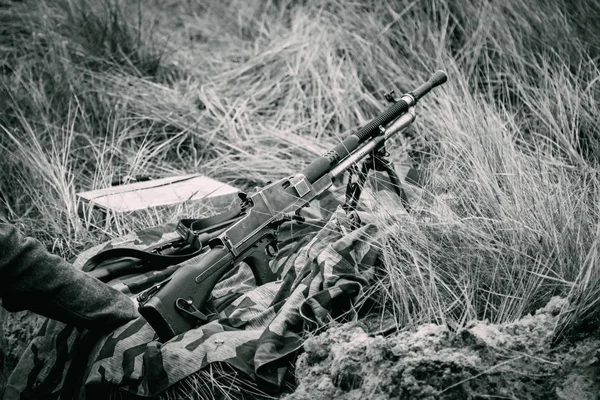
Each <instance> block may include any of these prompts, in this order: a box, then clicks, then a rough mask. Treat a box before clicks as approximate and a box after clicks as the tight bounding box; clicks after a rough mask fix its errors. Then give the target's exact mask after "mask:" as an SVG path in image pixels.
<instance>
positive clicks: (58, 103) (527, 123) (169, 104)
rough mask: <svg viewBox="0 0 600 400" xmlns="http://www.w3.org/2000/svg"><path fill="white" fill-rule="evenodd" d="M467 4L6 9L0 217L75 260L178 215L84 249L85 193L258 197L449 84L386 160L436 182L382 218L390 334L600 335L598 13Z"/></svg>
mask: <svg viewBox="0 0 600 400" xmlns="http://www.w3.org/2000/svg"><path fill="white" fill-rule="evenodd" d="M456 4H458V3H456ZM460 4H461V5H460V6H458V5H455V2H450V1H442V0H423V1H408V0H407V1H398V2H392V1H369V2H367V1H362V2H359V1H356V2H342V1H340V0H319V1H315V2H298V1H291V0H288V1H285V0H277V1H276V0H271V1H268V0H263V1H258V0H254V1H242V0H229V1H209V2H200V1H195V0H188V1H171V2H158V1H155V2H136V1H133V0H103V1H102V2H92V1H88V0H69V1H67V0H62V1H53V2H46V1H38V2H28V1H25V2H11V1H8V2H7V1H3V2H0V52H1V53H2V55H3V57H0V71H1V72H2V74H1V75H0V109H1V110H2V113H1V114H0V126H1V127H2V132H3V135H2V136H1V137H0V148H1V149H2V151H3V154H4V155H3V157H2V158H1V159H0V163H1V165H2V171H3V172H4V174H2V176H0V191H1V193H2V198H1V199H0V200H1V201H0V210H1V211H2V214H4V215H5V217H4V218H5V219H7V220H9V221H11V222H14V223H17V224H19V225H20V226H21V227H22V228H24V229H25V230H26V231H27V232H28V233H30V234H32V235H34V236H37V237H39V238H40V239H43V240H45V241H46V242H47V243H48V244H49V245H51V247H52V248H53V249H54V250H55V251H58V252H60V253H61V254H62V255H64V256H71V255H73V254H74V253H76V252H77V251H78V250H80V249H81V248H83V247H85V246H88V245H89V244H91V243H96V242H98V241H100V240H104V239H105V238H106V237H107V236H114V235H118V234H120V233H122V232H125V231H127V230H129V229H132V228H133V227H139V226H144V225H152V224H156V223H159V222H162V221H166V220H169V219H174V218H177V215H174V214H173V210H165V211H163V212H149V213H148V214H147V215H143V216H141V217H140V218H139V219H136V220H135V221H131V220H121V221H120V222H119V223H118V224H117V225H116V226H113V227H109V228H107V229H101V230H99V231H96V233H90V231H89V230H88V229H87V228H88V227H86V226H83V225H82V223H81V221H80V220H79V219H78V217H77V215H76V203H75V201H76V200H75V193H76V192H77V191H79V190H83V189H85V190H90V189H95V188H100V187H106V186H108V185H109V184H110V181H111V179H113V178H114V177H116V176H122V175H140V174H141V175H154V176H166V175H171V174H177V173H183V172H186V173H189V172H202V173H205V174H207V175H209V176H213V177H215V178H217V179H221V180H224V181H228V182H233V183H235V184H238V185H242V186H248V187H252V186H253V185H261V184H264V183H265V182H266V181H269V180H272V179H276V178H280V177H282V176H283V175H284V174H288V173H291V172H293V171H296V170H298V169H301V168H302V167H303V166H305V165H306V164H307V163H308V161H309V160H310V159H311V158H312V157H314V156H315V155H316V154H319V153H321V152H322V150H323V149H326V148H327V147H329V146H330V145H331V144H332V143H335V141H336V140H338V139H340V138H342V137H344V135H346V134H347V133H348V132H349V131H351V130H353V129H355V128H356V127H357V126H359V125H360V124H361V123H363V122H364V121H366V120H368V119H370V118H372V117H373V116H375V115H376V114H377V113H378V112H379V111H381V110H382V109H383V108H384V107H385V105H384V102H383V93H384V92H386V91H388V90H389V89H391V88H395V89H396V92H397V93H400V92H406V91H408V90H410V89H412V88H413V87H415V86H416V85H417V84H418V83H420V82H421V81H422V80H423V79H424V78H426V77H427V76H428V75H429V74H430V73H431V72H432V71H434V70H437V69H445V70H446V71H447V72H448V75H449V82H448V83H447V84H446V85H444V87H443V88H442V89H437V90H436V91H434V92H433V93H431V94H430V95H429V96H427V97H426V98H425V99H424V100H423V101H422V104H421V105H420V106H419V108H418V118H417V122H416V123H415V126H414V129H411V131H410V135H411V136H412V139H407V140H405V141H404V143H403V146H402V147H400V146H398V145H395V146H390V149H391V150H392V151H394V150H396V151H397V149H400V148H402V149H404V148H406V146H407V145H410V146H411V148H412V150H413V152H412V153H411V154H412V155H413V157H415V159H416V160H419V162H421V163H422V167H423V168H425V169H427V171H428V175H429V176H431V177H432V178H431V180H430V181H429V182H428V183H427V185H426V186H425V187H424V188H423V190H421V191H418V192H416V191H415V193H413V195H412V196H413V198H412V200H413V203H414V208H415V212H414V213H413V214H411V215H410V216H407V215H405V214H403V213H400V212H398V213H396V212H393V211H390V210H389V209H388V210H387V211H380V212H379V214H377V215H378V220H379V225H380V227H381V229H382V230H383V231H385V232H387V233H388V234H387V236H386V238H387V239H386V240H385V242H384V244H383V247H382V248H383V250H384V259H385V271H384V273H383V274H382V279H381V284H380V286H379V287H378V288H377V289H381V290H380V292H382V293H385V294H386V295H385V296H384V298H383V300H382V301H384V302H385V303H386V306H387V307H389V308H390V309H391V310H392V311H393V312H394V314H395V315H396V320H397V323H398V325H399V326H405V325H406V324H418V323H423V322H427V321H435V322H439V323H448V324H450V325H453V326H454V325H458V326H460V325H463V324H464V323H465V322H467V321H469V320H472V319H489V320H491V321H493V322H504V321H511V320H514V319H515V318H518V317H519V316H521V315H523V314H524V313H528V312H531V311H533V310H534V309H536V308H538V307H539V306H541V305H542V304H544V303H545V302H546V301H547V300H548V299H549V298H550V297H551V296H553V295H563V296H570V298H572V300H573V307H572V309H571V310H569V311H568V312H567V313H566V314H565V315H564V318H563V319H562V323H561V326H559V327H557V333H566V332H572V331H573V330H574V329H577V328H578V327H580V326H581V324H582V323H585V324H586V326H596V325H595V324H596V321H597V317H598V311H597V310H598V307H597V299H598V295H597V293H598V291H599V290H600V279H599V277H598V276H597V275H598V273H597V264H596V263H597V258H598V256H597V243H598V240H599V235H598V232H599V230H598V229H599V225H598V216H599V211H600V210H599V209H598V204H599V200H600V197H599V190H600V182H599V179H598V163H597V160H598V159H599V157H600V146H599V145H598V143H600V141H598V139H599V136H600V135H599V134H598V131H597V125H598V117H597V115H600V113H599V111H600V110H599V109H598V108H599V106H598V104H599V103H598V100H599V99H600V78H599V77H600V73H599V70H598V67H597V65H598V64H597V61H598V56H599V55H600V51H599V47H598V43H600V40H597V39H600V27H598V26H597V21H598V18H600V4H599V3H598V2H586V6H585V7H584V6H583V5H581V6H573V4H572V2H567V1H559V0H536V1H535V7H533V6H532V5H531V2H525V1H523V0H508V1H503V2H491V1H489V2H488V1H475V0H468V1H465V2H460ZM530 7H531V8H530ZM393 158H394V159H395V160H396V161H398V162H400V161H401V160H403V159H405V154H398V153H395V154H394V155H393ZM398 208H399V204H398Z"/></svg>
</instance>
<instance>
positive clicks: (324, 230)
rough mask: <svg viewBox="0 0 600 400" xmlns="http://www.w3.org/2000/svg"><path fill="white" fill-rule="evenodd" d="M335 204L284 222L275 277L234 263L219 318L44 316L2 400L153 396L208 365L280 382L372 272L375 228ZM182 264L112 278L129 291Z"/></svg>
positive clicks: (138, 242) (219, 291)
mask: <svg viewBox="0 0 600 400" xmlns="http://www.w3.org/2000/svg"><path fill="white" fill-rule="evenodd" d="M396 204H398V203H396ZM338 205H339V202H338V200H337V199H336V198H335V197H334V196H325V197H324V198H323V199H322V200H320V201H318V202H317V201H316V202H313V204H312V205H311V207H309V208H307V209H306V210H304V212H305V215H306V216H308V217H309V221H311V222H310V223H305V224H302V225H296V224H295V223H293V224H288V225H284V227H282V228H283V232H282V234H281V238H282V246H281V251H280V253H279V255H278V257H277V258H276V259H274V260H273V261H272V264H271V268H272V269H273V270H274V271H275V272H276V274H277V276H278V277H279V279H278V280H277V281H275V282H271V283H267V284H265V285H262V286H259V287H257V286H256V285H255V283H254V278H253V276H252V273H251V272H250V269H249V268H248V266H247V265H245V264H244V263H240V264H239V265H237V266H236V267H235V268H234V269H233V270H232V271H231V273H228V274H227V275H226V276H225V277H224V278H223V280H222V281H221V282H220V283H219V284H218V285H217V287H216V288H215V290H214V291H213V294H212V299H211V301H210V305H211V306H212V307H214V308H215V309H216V310H218V311H219V313H218V318H216V319H214V320H212V321H210V322H209V323H206V324H204V325H203V326H200V327H198V328H196V329H192V330H190V331H188V332H185V333H183V334H181V335H178V336H176V337H174V338H173V339H171V340H169V341H168V342H166V343H161V342H159V341H158V340H157V336H156V335H155V333H154V331H153V330H152V328H151V327H150V325H149V324H148V323H147V322H146V321H145V320H144V319H143V318H141V317H140V318H138V319H136V320H133V321H131V322H129V323H128V324H126V325H124V326H122V327H120V328H119V329H117V330H115V331H114V332H112V333H111V334H109V335H106V336H102V337H95V336H94V335H93V333H91V332H88V331H83V332H82V331H79V330H77V329H75V328H73V327H72V326H66V325H64V324H61V323H58V322H55V321H51V320H48V321H46V323H45V324H44V325H43V327H42V328H41V330H40V332H39V334H38V335H37V337H36V338H35V339H34V340H33V342H32V343H31V344H30V346H29V347H28V348H27V350H26V352H25V354H24V355H23V357H22V359H21V360H20V362H19V364H18V366H17V368H16V370H15V371H14V372H13V374H12V376H11V377H10V379H9V384H8V387H7V390H6V393H5V399H6V400H14V399H30V398H35V399H42V398H43V399H68V398H79V399H90V398H98V396H99V395H98V393H102V391H103V390H104V391H105V390H107V388H113V389H114V388H118V390H121V391H126V392H128V393H131V394H135V395H138V396H144V397H151V396H156V395H158V394H160V393H162V392H164V391H165V390H167V389H168V388H170V387H171V386H172V385H174V384H175V383H177V382H179V381H181V380H182V379H184V378H186V377H189V376H190V375H192V374H194V373H197V372H198V371H201V370H202V369H204V368H206V367H207V366H209V365H211V364H213V363H225V364H227V365H228V366H231V367H232V368H233V369H235V370H237V371H239V372H240V373H242V374H244V375H245V376H247V377H249V379H251V380H253V381H255V382H256V383H257V385H259V386H260V387H264V388H267V389H269V390H278V389H279V388H280V387H281V385H282V383H283V379H284V376H285V374H286V371H287V368H288V366H289V362H290V357H293V356H294V355H295V354H296V352H297V351H298V350H299V349H300V348H301V346H302V343H303V340H302V338H303V332H304V331H305V329H306V328H307V327H308V328H312V329H314V328H317V327H320V326H323V325H324V324H325V323H327V322H329V321H331V320H332V319H334V318H336V317H338V316H340V315H342V314H345V313H346V314H347V313H349V312H352V310H353V304H354V303H355V302H356V300H358V299H360V298H361V296H362V294H363V290H364V289H365V287H366V286H367V285H369V283H370V282H371V281H372V278H373V272H374V268H375V266H376V264H377V262H378V254H379V252H378V250H377V229H376V227H375V225H373V224H371V223H363V224H361V225H360V226H358V227H356V224H355V223H354V222H353V220H351V218H350V217H349V216H348V215H346V213H345V212H344V211H343V210H342V209H341V207H338ZM367 217H368V215H366V214H363V215H362V218H361V219H362V220H363V221H364V220H366V218H367ZM173 229H174V225H172V224H171V225H164V226H160V227H155V228H152V229H148V230H145V231H142V232H138V233H136V234H132V235H128V236H125V237H122V238H118V239H115V240H112V241H111V242H109V243H107V244H104V245H101V246H97V247H95V248H93V249H90V250H88V251H86V252H85V253H82V254H81V255H80V257H79V258H78V260H77V261H76V262H75V265H76V266H79V267H81V265H83V263H84V262H85V260H87V259H88V258H89V257H91V256H92V255H94V254H96V253H97V252H98V251H99V250H101V249H102V248H107V247H111V246H121V247H122V246H130V247H137V248H145V247H148V246H150V245H153V244H155V243H157V242H160V241H163V240H165V239H169V238H171V237H173V235H174V232H173ZM198 257H201V256H198ZM196 261H197V258H194V259H191V260H188V261H186V262H185V263H183V264H182V265H187V264H192V263H194V262H196ZM179 267H180V266H173V267H169V268H167V269H166V270H163V271H158V272H150V273H147V274H142V275H136V276H125V277H121V278H119V279H116V280H114V281H112V282H109V284H110V285H112V286H113V287H115V288H119V289H120V290H122V291H123V292H125V293H128V294H131V295H132V296H134V295H135V294H136V293H139V292H141V291H142V290H144V289H145V288H147V287H149V286H151V285H152V284H154V283H155V282H157V281H160V280H162V279H164V278H165V277H167V276H168V275H169V274H170V273H172V272H173V271H174V270H175V269H176V268H179Z"/></svg>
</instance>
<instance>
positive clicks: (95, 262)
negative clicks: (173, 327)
mask: <svg viewBox="0 0 600 400" xmlns="http://www.w3.org/2000/svg"><path fill="white" fill-rule="evenodd" d="M242 215H243V210H242V208H241V206H237V207H232V208H231V209H230V210H228V211H226V212H224V213H221V214H218V215H215V216H212V217H207V218H199V219H182V220H180V221H179V223H178V224H177V228H176V229H175V231H176V232H177V233H178V234H179V236H180V237H179V238H176V239H174V240H170V241H166V242H162V243H158V244H156V245H154V246H151V247H149V248H148V249H146V250H140V249H132V248H128V247H115V248H110V249H106V250H103V251H100V252H99V253H97V254H96V255H94V256H93V257H91V258H90V259H89V260H87V261H86V263H85V264H84V265H83V267H82V270H83V271H85V272H88V273H89V274H90V275H92V276H94V277H96V278H98V279H100V280H101V281H103V282H108V281H109V280H111V279H114V278H117V277H119V276H123V275H126V274H133V273H142V272H146V271H152V270H160V269H163V268H166V267H168V266H170V265H175V264H179V263H181V262H183V261H186V260H189V259H190V258H193V257H196V256H198V255H200V254H202V253H203V252H204V251H205V250H206V249H207V246H208V242H209V241H210V240H211V239H213V238H215V237H217V236H218V235H220V234H221V233H222V232H223V231H224V230H225V229H227V228H228V227H229V226H230V225H231V224H233V223H234V222H236V221H237V220H238V219H239V218H240V217H241V216H242Z"/></svg>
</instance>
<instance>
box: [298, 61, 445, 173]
mask: <svg viewBox="0 0 600 400" xmlns="http://www.w3.org/2000/svg"><path fill="white" fill-rule="evenodd" d="M447 79H448V77H447V75H446V73H445V72H443V71H438V72H436V73H435V74H433V75H432V76H431V77H430V78H429V80H428V81H427V82H425V83H424V84H422V85H421V86H419V87H418V88H417V89H415V90H413V91H412V92H410V93H408V94H406V95H404V96H402V98H401V99H400V100H398V101H397V102H396V103H394V104H393V105H392V106H391V107H389V108H388V109H387V110H385V111H384V112H383V113H381V114H380V115H378V116H377V117H375V118H373V119H372V120H371V121H370V122H369V123H367V124H366V125H365V126H363V127H362V128H360V130H359V131H358V132H356V133H354V134H352V135H350V136H349V137H347V138H346V139H344V141H343V142H341V143H339V144H338V145H337V146H335V147H334V148H333V149H331V150H329V151H328V152H327V153H325V154H323V155H322V156H320V157H318V158H317V159H316V160H314V161H313V162H312V163H311V164H310V165H308V166H307V167H306V168H304V169H303V170H302V171H301V172H300V173H301V174H302V175H304V176H306V179H307V180H308V181H309V182H310V183H314V182H315V181H316V180H317V179H319V178H320V177H322V176H323V175H324V174H326V173H327V172H329V171H330V170H331V168H333V167H334V166H335V165H337V164H338V163H339V162H340V160H343V159H344V158H346V157H347V156H348V155H349V154H351V153H352V152H353V151H354V150H356V149H357V148H358V147H359V146H360V144H361V143H362V142H364V141H365V140H367V139H368V138H370V137H371V136H373V134H375V133H377V132H378V131H379V127H380V126H386V125H387V124H389V123H390V122H392V121H394V120H395V119H397V118H398V117H399V116H401V115H402V114H404V113H406V112H407V111H408V109H409V107H411V106H414V105H415V104H416V103H417V101H419V99H420V98H421V97H423V96H424V95H426V94H427V93H428V92H429V91H430V90H431V89H433V88H434V87H436V86H439V85H441V84H442V83H444V82H446V80H447Z"/></svg>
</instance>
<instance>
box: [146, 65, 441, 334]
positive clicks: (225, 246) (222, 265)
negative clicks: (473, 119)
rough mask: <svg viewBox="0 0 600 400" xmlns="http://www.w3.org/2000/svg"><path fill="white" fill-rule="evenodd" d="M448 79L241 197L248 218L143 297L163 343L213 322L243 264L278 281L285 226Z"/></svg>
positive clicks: (432, 82)
mask: <svg viewBox="0 0 600 400" xmlns="http://www.w3.org/2000/svg"><path fill="white" fill-rule="evenodd" d="M446 79H447V76H446V74H445V73H444V72H442V71H439V72H437V73H435V74H434V75H433V76H432V77H431V78H430V79H429V80H428V81H427V82H425V83H424V84H422V85H421V86H419V87H418V88H417V89H415V90H414V91H412V92H410V93H407V94H405V95H404V96H402V97H401V99H400V100H398V101H397V102H396V103H395V104H394V105H392V106H391V107H390V108H388V109H387V110H386V111H384V112H383V113H382V114H381V115H379V116H378V117H376V118H374V119H373V120H372V121H370V122H369V123H368V124H366V125H365V126H364V127H362V128H361V129H360V130H359V131H358V132H356V133H355V134H353V135H350V136H349V137H348V138H346V139H345V140H344V141H342V142H341V143H340V144H338V145H337V146H335V147H334V148H333V149H331V150H329V151H328V152H327V153H325V154H324V155H323V156H321V157H318V158H317V159H316V160H314V161H313V162H312V163H311V164H310V165H309V166H307V167H306V168H305V169H303V170H302V171H301V172H300V173H298V174H296V175H294V176H290V177H287V178H283V179H280V180H279V181H277V182H274V183H271V184H269V185H267V186H265V187H264V188H262V189H261V190H259V191H257V192H256V193H254V194H252V195H250V196H246V195H245V194H241V196H240V197H241V198H242V209H243V210H244V213H243V215H242V216H241V218H240V219H239V220H237V221H236V222H235V223H233V224H232V225H231V226H229V227H228V228H227V229H225V230H224V231H223V232H222V233H220V234H219V235H218V236H217V237H215V238H214V239H212V240H211V241H210V242H209V246H210V250H209V251H208V252H206V253H204V255H203V256H201V257H198V259H196V258H194V259H191V260H189V261H186V262H184V263H183V265H182V266H181V268H179V269H178V270H177V271H175V273H174V274H173V275H172V276H171V278H169V280H167V281H165V282H162V283H160V284H159V285H157V286H155V287H153V288H151V289H149V290H148V291H147V292H144V293H143V294H142V296H140V299H139V300H140V307H139V311H140V314H141V315H142V316H143V317H144V318H145V319H146V320H147V321H148V322H149V323H150V324H151V325H152V327H153V328H154V330H155V331H156V332H157V334H158V336H159V338H160V339H161V340H163V341H164V340H168V339H170V338H172V337H173V336H175V335H178V334H180V333H183V332H186V331H188V330H190V329H192V328H194V326H196V325H197V324H198V323H199V322H202V321H204V322H205V321H206V320H207V318H208V317H207V316H206V315H204V314H203V313H202V312H201V311H200V310H201V309H202V308H203V307H204V304H205V303H206V301H207V300H208V298H209V297H210V294H211V292H212V289H213V288H214V286H215V285H216V284H217V283H218V282H219V281H220V280H221V278H222V277H223V276H224V275H225V273H227V272H228V271H229V270H230V269H231V268H233V266H234V265H235V264H237V263H238V262H240V261H244V262H246V263H248V265H249V266H250V268H251V269H252V272H253V274H254V277H255V279H256V284H257V285H262V284H264V283H267V282H271V281H274V280H275V279H276V277H275V275H274V273H273V272H272V271H271V268H270V266H269V261H270V260H271V259H272V258H273V257H275V255H276V254H277V236H278V233H279V227H280V225H281V224H282V223H284V222H286V221H290V220H292V219H294V216H295V215H296V212H297V211H299V210H300V209H301V208H303V207H304V206H306V205H307V204H308V203H310V202H311V201H312V200H314V199H315V198H317V197H318V196H320V195H321V194H322V193H323V192H325V191H326V190H327V189H329V187H330V186H331V185H332V184H333V182H334V180H335V179H336V178H338V177H339V176H340V175H342V174H343V172H344V171H345V170H347V169H348V168H350V167H351V166H352V165H355V164H356V163H358V162H360V161H361V160H363V159H364V158H365V157H367V156H368V155H369V154H371V153H372V152H373V151H375V150H377V149H378V148H380V147H381V146H383V144H384V143H385V141H386V140H387V139H388V138H389V137H391V136H393V135H394V134H396V133H397V132H399V131H401V130H403V129H404V128H406V127H407V126H409V125H410V124H411V123H412V122H413V121H414V119H415V113H414V110H412V107H413V106H414V105H415V104H416V103H417V102H418V101H419V99H420V98H422V97H423V96H424V95H425V94H427V93H428V92H429V91H430V90H431V89H433V88H434V87H436V86H438V85H441V84H442V83H444V82H445V81H446ZM381 133H383V134H381Z"/></svg>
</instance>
